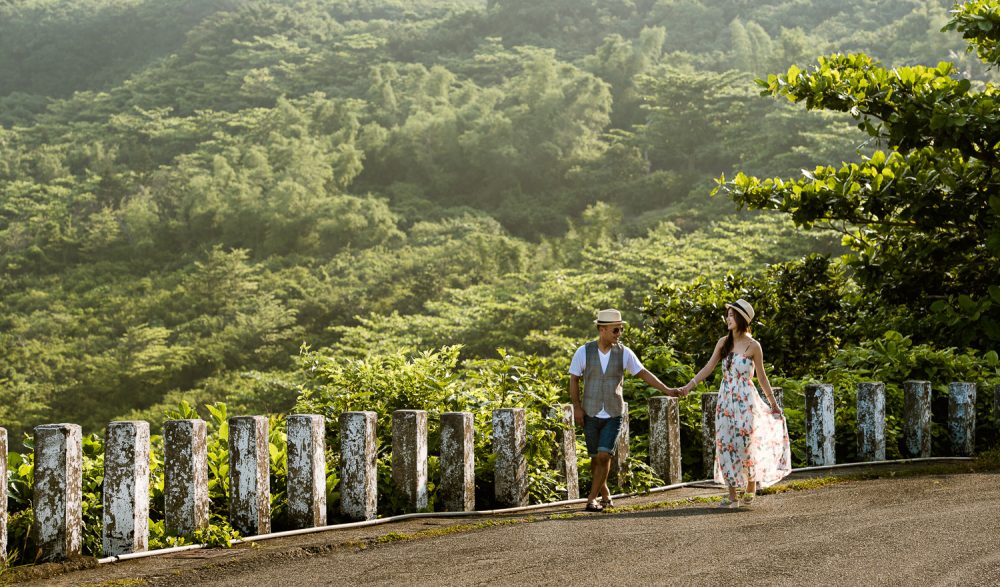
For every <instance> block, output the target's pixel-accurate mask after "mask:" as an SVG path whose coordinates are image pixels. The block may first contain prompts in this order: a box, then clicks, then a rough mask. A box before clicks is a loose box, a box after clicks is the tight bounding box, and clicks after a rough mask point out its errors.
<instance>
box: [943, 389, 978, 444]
mask: <svg viewBox="0 0 1000 587" xmlns="http://www.w3.org/2000/svg"><path fill="white" fill-rule="evenodd" d="M948 436H949V438H950V439H951V452H953V453H954V454H955V456H959V457H970V456H972V454H973V453H974V452H976V384H975V383H951V384H949V385H948Z"/></svg>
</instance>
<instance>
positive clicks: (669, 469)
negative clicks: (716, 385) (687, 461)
mask: <svg viewBox="0 0 1000 587" xmlns="http://www.w3.org/2000/svg"><path fill="white" fill-rule="evenodd" d="M649 465H650V466H651V467H653V470H654V471H656V474H657V475H659V476H660V478H661V479H663V480H664V481H666V482H667V484H668V485H673V484H674V483H680V482H681V481H682V480H683V479H682V476H681V419H680V407H679V403H678V401H677V398H674V397H667V396H665V395H657V396H654V397H651V398H649Z"/></svg>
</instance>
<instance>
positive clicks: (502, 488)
mask: <svg viewBox="0 0 1000 587" xmlns="http://www.w3.org/2000/svg"><path fill="white" fill-rule="evenodd" d="M526 434H527V430H526V424H525V415H524V408H503V409H498V410H493V454H494V455H496V459H495V461H494V481H493V486H494V493H495V495H496V500H497V504H499V505H501V506H509V507H517V506H523V505H528V465H527V462H526V460H525V458H524V447H525V443H526V442H527V436H526Z"/></svg>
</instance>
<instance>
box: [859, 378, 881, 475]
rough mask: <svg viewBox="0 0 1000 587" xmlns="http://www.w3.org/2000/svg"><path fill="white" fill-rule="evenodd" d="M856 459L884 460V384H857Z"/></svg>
mask: <svg viewBox="0 0 1000 587" xmlns="http://www.w3.org/2000/svg"><path fill="white" fill-rule="evenodd" d="M857 409H858V458H859V459H860V460H862V461H884V460H885V384H884V383H876V382H866V383H858V392H857Z"/></svg>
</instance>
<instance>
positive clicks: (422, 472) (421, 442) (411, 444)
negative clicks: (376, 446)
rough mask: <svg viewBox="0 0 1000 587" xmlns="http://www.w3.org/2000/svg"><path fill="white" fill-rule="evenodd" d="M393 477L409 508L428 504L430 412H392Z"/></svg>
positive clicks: (413, 509) (423, 506) (415, 508)
mask: <svg viewBox="0 0 1000 587" xmlns="http://www.w3.org/2000/svg"><path fill="white" fill-rule="evenodd" d="M392 480H393V482H394V483H395V484H396V487H398V488H399V490H400V491H401V492H402V493H403V495H404V496H406V507H407V510H409V511H421V510H424V509H426V508H427V412H425V411H424V410H396V411H395V412H393V413H392Z"/></svg>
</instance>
